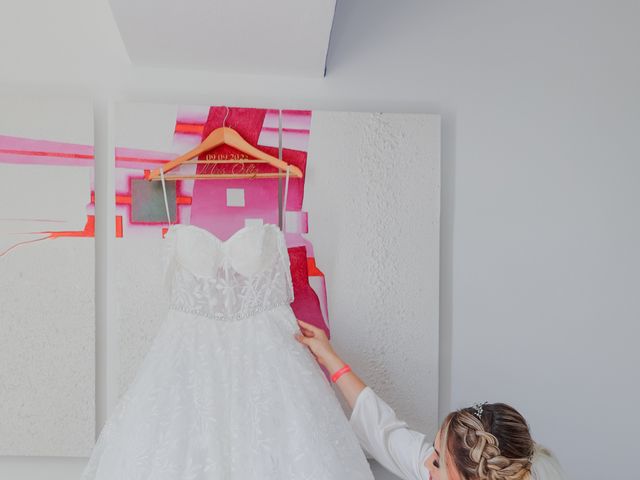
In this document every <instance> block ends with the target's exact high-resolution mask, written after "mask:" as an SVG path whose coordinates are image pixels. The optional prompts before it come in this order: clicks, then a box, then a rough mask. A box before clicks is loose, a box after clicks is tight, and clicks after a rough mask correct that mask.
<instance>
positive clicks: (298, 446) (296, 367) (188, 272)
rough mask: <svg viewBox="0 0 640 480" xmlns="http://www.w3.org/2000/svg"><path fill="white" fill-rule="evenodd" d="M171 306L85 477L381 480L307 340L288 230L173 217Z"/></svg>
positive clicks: (168, 271) (168, 262)
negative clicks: (225, 226)
mask: <svg viewBox="0 0 640 480" xmlns="http://www.w3.org/2000/svg"><path fill="white" fill-rule="evenodd" d="M163 242H164V249H165V252H164V261H165V279H166V287H167V289H168V291H169V292H170V307H169V311H168V314H167V317H166V319H165V320H164V321H163V323H162V324H161V326H160V329H159V331H158V333H157V336H156V338H155V339H154V341H153V343H152V346H151V347H150V350H149V351H148V353H147V355H146V356H145V358H144V360H143V362H142V364H141V366H140V368H139V370H138V372H137V375H136V377H135V378H134V380H133V381H132V383H131V385H130V386H129V388H128V390H127V391H126V392H125V393H124V394H123V396H122V398H121V399H120V400H119V402H118V404H117V405H116V407H115V410H114V412H113V414H112V415H111V416H110V417H109V419H108V420H107V422H106V424H105V426H104V428H103V429H102V431H101V432H100V436H99V438H98V440H97V443H96V445H95V446H94V449H93V452H92V454H91V457H90V459H89V462H88V464H87V466H86V467H85V470H84V472H83V474H82V477H81V478H82V480H373V475H372V473H371V470H370V468H369V464H368V462H367V460H366V458H365V456H364V453H363V451H362V449H361V447H360V445H359V443H358V440H357V438H356V436H355V433H354V432H353V430H352V429H351V427H350V425H349V422H348V419H347V418H346V416H345V414H344V412H343V411H342V408H341V406H340V404H339V402H338V400H337V398H336V396H335V394H334V391H333V389H332V388H331V386H330V384H329V382H328V380H327V379H326V377H325V375H324V374H323V372H322V370H321V369H320V367H319V365H318V364H317V362H316V360H315V358H314V357H313V355H312V354H311V353H310V352H309V350H308V349H307V348H306V347H305V346H303V345H301V344H300V343H298V342H297V341H296V339H295V338H294V334H295V333H296V332H298V331H299V330H298V326H297V323H296V318H295V316H294V314H293V311H292V310H291V307H290V306H289V304H290V303H291V302H292V301H293V286H292V283H291V273H290V270H289V256H288V253H287V248H286V244H285V238H284V234H283V233H282V232H281V231H280V229H279V228H278V227H277V226H275V225H271V224H265V225H256V226H247V227H244V228H243V229H241V230H239V231H238V232H237V233H235V234H234V235H233V236H232V237H231V238H230V239H228V240H226V241H221V240H220V239H218V238H217V237H215V236H214V235H213V234H212V233H210V232H208V231H207V230H204V229H202V228H199V227H197V226H192V225H179V224H178V225H171V226H170V227H169V230H168V232H167V235H166V237H165V239H164V240H163Z"/></svg>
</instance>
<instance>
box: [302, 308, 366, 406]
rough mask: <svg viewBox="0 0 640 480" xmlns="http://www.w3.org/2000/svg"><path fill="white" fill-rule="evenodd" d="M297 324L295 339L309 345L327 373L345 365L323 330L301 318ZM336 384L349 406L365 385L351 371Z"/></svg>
mask: <svg viewBox="0 0 640 480" xmlns="http://www.w3.org/2000/svg"><path fill="white" fill-rule="evenodd" d="M298 325H300V331H301V333H298V334H296V339H297V340H298V341H299V342H300V343H302V344H303V345H306V346H307V347H309V350H311V353H313V355H314V356H315V357H316V359H317V360H318V362H319V363H320V364H321V365H322V366H323V367H324V368H326V369H327V371H328V372H329V375H333V374H334V373H336V372H337V371H338V370H340V369H341V368H342V367H344V366H345V365H346V364H345V363H344V362H343V361H342V359H341V358H340V357H339V356H338V354H337V353H336V352H335V351H334V350H333V347H332V346H331V343H329V339H328V338H327V334H326V333H324V330H322V329H321V328H318V327H314V326H313V325H310V324H308V323H307V322H303V321H302V320H298ZM336 385H337V386H338V388H339V389H340V391H341V392H342V395H344V398H345V399H346V400H347V403H348V404H349V406H350V407H351V408H353V406H354V405H355V403H356V399H357V398H358V395H360V392H362V390H364V388H365V387H366V385H365V384H364V382H363V381H362V380H360V378H359V377H358V376H357V375H356V374H355V372H353V371H349V372H347V373H345V374H343V375H342V376H341V377H340V378H339V379H338V380H337V381H336Z"/></svg>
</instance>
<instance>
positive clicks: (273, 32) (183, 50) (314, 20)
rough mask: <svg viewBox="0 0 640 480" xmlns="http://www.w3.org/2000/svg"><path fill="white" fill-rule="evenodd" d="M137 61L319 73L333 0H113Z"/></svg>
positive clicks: (260, 71)
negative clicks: (309, 0) (308, 0)
mask: <svg viewBox="0 0 640 480" xmlns="http://www.w3.org/2000/svg"><path fill="white" fill-rule="evenodd" d="M110 4H111V9H112V11H113V16H114V18H115V21H116V23H117V25H118V28H119V30H120V34H121V36H122V39H123V41H124V45H125V47H126V49H127V52H128V54H129V57H130V59H131V61H132V62H133V63H134V64H138V65H146V66H163V67H182V68H197V69H207V70H214V71H218V72H221V73H250V74H267V75H288V76H289V75H294V76H306V77H322V76H324V72H325V63H326V56H327V49H328V46H329V36H330V34H331V25H332V23H333V15H334V11H335V4H336V0H314V1H313V2H307V1H300V0H270V1H258V0H232V1H223V0H180V1H177V0H110Z"/></svg>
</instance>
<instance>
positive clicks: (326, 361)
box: [296, 319, 345, 375]
mask: <svg viewBox="0 0 640 480" xmlns="http://www.w3.org/2000/svg"><path fill="white" fill-rule="evenodd" d="M298 325H299V326H300V332H301V333H298V334H296V339H297V340H298V341H299V342H300V343H302V344H303V345H306V346H307V347H309V350H311V353H313V355H314V356H315V357H316V359H317V360H318V362H320V364H321V365H322V366H323V367H324V368H326V369H327V370H328V371H329V375H333V374H334V373H335V372H336V371H338V370H340V369H341V368H342V367H344V365H345V363H344V362H343V361H342V359H341V358H340V357H339V356H338V354H337V353H336V352H335V351H334V350H333V347H332V346H331V343H330V342H329V339H328V338H327V334H326V333H325V332H324V330H322V329H321V328H318V327H315V326H313V325H311V324H309V323H307V322H303V321H302V320H300V319H298Z"/></svg>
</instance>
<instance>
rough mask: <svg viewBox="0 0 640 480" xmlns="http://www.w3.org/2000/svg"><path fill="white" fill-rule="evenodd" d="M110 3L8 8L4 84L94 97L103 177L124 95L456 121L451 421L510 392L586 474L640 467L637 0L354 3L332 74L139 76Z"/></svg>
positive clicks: (450, 138) (337, 37)
mask: <svg viewBox="0 0 640 480" xmlns="http://www.w3.org/2000/svg"><path fill="white" fill-rule="evenodd" d="M95 3H97V5H91V2H84V1H82V0H65V1H64V2H63V1H60V2H44V1H36V0H31V1H24V2H13V3H12V4H11V5H10V6H7V7H4V8H3V13H2V16H1V17H0V54H1V55H0V58H2V59H3V68H2V70H1V73H0V82H1V84H2V87H3V89H6V90H12V91H16V90H18V91H21V92H26V93H34V92H36V93H37V92H42V93H47V94H60V93H63V94H65V93H66V94H74V95H77V94H84V95H88V96H91V97H92V98H94V99H95V104H96V105H95V106H96V112H97V115H98V117H97V121H96V126H97V129H96V145H97V148H98V153H99V155H100V157H99V158H98V161H99V162H102V163H101V164H99V167H98V168H100V169H105V168H106V158H107V138H106V137H105V128H104V127H105V124H106V116H107V111H106V104H107V103H106V101H107V98H109V97H116V98H125V99H130V100H137V101H152V102H163V103H166V102H169V103H195V104H201V103H206V102H209V101H214V102H218V101H220V102H224V103H228V104H235V105H248V106H257V105H265V106H273V105H283V106H290V107H306V108H314V109H326V110H382V111H398V112H430V113H440V114H442V115H443V198H442V208H443V212H442V238H441V244H442V247H441V248H442V259H441V267H442V268H441V271H442V273H441V332H442V333H441V372H440V373H441V388H440V400H441V407H440V413H441V415H442V414H444V413H445V412H446V411H447V410H448V409H449V408H453V407H459V406H462V405H466V404H468V403H470V402H471V401H475V400H490V401H491V400H493V401H495V400H502V401H507V402H512V403H513V404H514V405H515V406H516V407H518V408H519V409H521V410H522V412H523V413H524V414H525V415H526V417H527V418H528V419H529V420H530V421H531V424H532V427H533V431H534V433H535V435H536V437H537V438H539V439H540V440H541V441H542V442H544V443H546V444H548V445H549V446H551V447H552V448H553V449H555V450H556V451H557V453H558V454H559V456H560V458H561V459H562V460H563V462H564V463H565V464H566V466H567V467H568V470H569V472H570V473H571V474H572V476H573V477H574V478H615V477H621V478H630V477H633V476H635V470H633V469H632V465H635V457H634V452H635V449H632V446H633V443H634V441H635V438H636V431H637V430H638V428H639V427H640V422H639V421H638V420H637V419H638V415H637V409H638V405H640V386H638V382H637V379H638V374H637V373H636V370H635V366H636V365H638V364H639V363H640V362H639V359H638V353H636V352H637V351H638V349H637V347H636V346H635V339H636V337H637V336H638V333H639V328H640V327H639V324H640V300H638V295H637V290H638V288H637V285H638V273H637V272H638V271H639V267H640V254H639V253H638V250H637V245H638V244H639V240H640V239H639V237H640V227H639V225H638V214H637V210H636V209H637V205H638V201H639V200H640V190H639V189H638V188H637V187H636V183H637V180H638V178H640V166H639V164H638V163H637V162H636V158H637V157H638V154H639V153H640V147H639V145H638V143H637V141H636V138H635V137H636V136H637V132H638V130H639V127H640V115H639V113H640V96H639V95H638V92H637V88H638V87H637V86H638V85H639V84H640V65H639V64H638V62H639V60H638V58H639V57H638V55H637V45H638V42H639V41H640V30H639V29H638V28H637V25H636V23H637V18H638V16H639V15H640V3H638V2H635V1H632V0H617V1H615V2H602V1H598V0H581V1H578V0H570V1H569V0H567V1H563V2H558V1H550V0H539V1H537V2H527V3H525V2H514V1H509V0H501V1H498V0H487V1H484V2H477V1H472V0H469V1H444V0H443V1H440V2H436V1H424V2H423V1H414V2H410V1H404V2H387V1H385V0H346V1H342V2H339V5H338V9H337V12H336V21H335V25H334V29H333V39H332V46H331V51H330V54H329V64H328V76H327V78H325V79H323V80H308V79H287V78H277V77H229V76H226V77H221V76H215V75H212V74H208V73H206V72H204V71H197V72H188V71H167V70H154V69H138V68H133V67H131V66H129V65H128V62H127V59H126V55H125V53H124V49H123V48H122V45H121V44H120V43H119V39H118V35H117V29H116V28H115V25H114V24H113V23H112V21H111V19H110V18H109V16H108V8H107V5H106V1H105V0H99V1H97V2H95ZM34 4H37V7H38V9H39V10H38V15H33V14H32V13H33V12H34V11H35V10H34ZM94 10H95V11H94ZM27 18H28V20H26V19H27ZM108 187H109V186H108V185H98V186H97V188H98V198H100V195H105V192H106V191H107V188H108ZM100 209H103V213H104V209H105V204H101V205H99V206H98V214H100ZM101 218H102V219H103V222H102V223H101V224H99V225H98V226H97V228H98V229H106V228H111V227H112V226H111V225H108V224H107V223H106V222H105V219H106V216H105V215H102V217H101ZM96 247H97V250H98V254H99V255H101V252H102V253H104V249H105V248H106V246H105V245H102V244H100V243H98V244H97V245H96ZM99 258H101V259H102V260H100V261H99V264H98V266H97V267H98V272H99V273H98V275H99V277H98V282H99V283H101V282H105V280H106V277H105V275H110V274H111V272H109V270H108V269H107V264H106V262H105V261H104V258H105V257H104V255H102V256H100V257H99ZM98 307H99V311H98V314H99V315H98V322H99V326H98V328H99V329H103V328H104V321H105V319H106V318H107V315H108V313H109V307H108V305H98ZM98 333H100V332H98ZM105 351H106V350H105V345H98V354H99V355H100V356H101V357H100V358H99V359H100V361H99V363H98V371H97V373H98V379H99V386H98V398H102V396H103V395H104V394H105V392H104V391H103V389H104V385H105V383H104V381H105V378H106V374H108V372H105V371H104V365H105V364H104V361H103V360H104V358H103V357H104V355H105ZM416 374H419V373H418V372H416ZM107 393H108V392H107ZM98 414H99V415H98V420H99V421H102V420H103V419H104V414H105V404H104V402H102V403H100V404H99V412H98ZM52 461H53V460H52ZM42 462H45V460H42V459H38V460H37V461H33V462H31V463H39V464H42ZM27 463H28V462H27V461H26V460H24V459H16V460H14V461H12V462H9V461H6V459H3V460H2V462H0V476H2V477H3V478H5V476H6V478H16V476H14V477H9V476H7V473H8V474H11V473H15V472H22V471H24V470H21V469H24V468H26V467H25V465H26V464H27ZM65 467H66V466H65ZM42 468H44V467H42ZM49 471H50V472H51V470H49ZM629 472H632V473H629ZM60 475H61V476H60V477H58V478H68V477H64V476H62V474H60ZM21 478H25V477H24V475H23V476H22V477H21ZM33 478H44V477H42V476H36V475H35V474H34V475H33ZM47 478H52V477H51V474H49V475H48V477H47Z"/></svg>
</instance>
